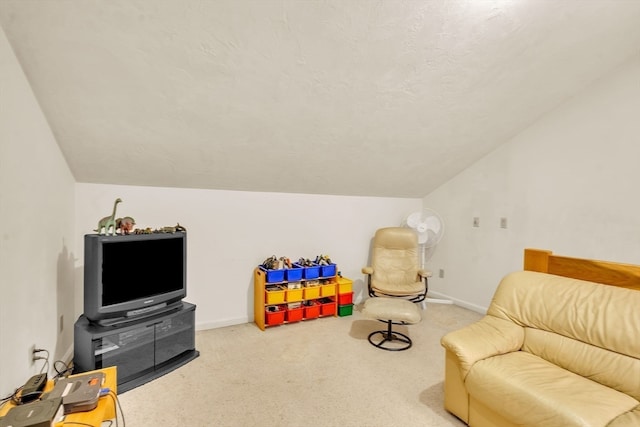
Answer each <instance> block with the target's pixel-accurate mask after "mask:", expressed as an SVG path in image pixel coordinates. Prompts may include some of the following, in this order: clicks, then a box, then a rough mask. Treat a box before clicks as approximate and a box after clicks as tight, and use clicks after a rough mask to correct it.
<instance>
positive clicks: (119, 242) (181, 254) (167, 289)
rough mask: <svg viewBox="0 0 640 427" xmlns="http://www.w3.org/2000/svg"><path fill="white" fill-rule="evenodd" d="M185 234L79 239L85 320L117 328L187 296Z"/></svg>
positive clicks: (166, 307)
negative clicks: (119, 324)
mask: <svg viewBox="0 0 640 427" xmlns="http://www.w3.org/2000/svg"><path fill="white" fill-rule="evenodd" d="M186 267H187V234H186V233H185V232H176V233H153V234H130V235H99V234H86V235H85V236H84V315H85V316H86V317H87V318H88V319H89V320H90V321H93V322H97V323H100V324H109V323H117V322H121V321H127V320H133V319H134V318H137V317H140V316H144V315H149V314H156V313H157V312H158V311H159V310H167V309H171V308H173V307H174V306H177V305H179V302H180V301H181V300H182V299H183V298H184V297H186V295H187V280H186V279H187V268H186Z"/></svg>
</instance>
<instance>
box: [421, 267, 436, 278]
mask: <svg viewBox="0 0 640 427" xmlns="http://www.w3.org/2000/svg"><path fill="white" fill-rule="evenodd" d="M418 276H420V277H431V276H433V273H432V272H431V270H427V269H425V268H421V269H420V270H418Z"/></svg>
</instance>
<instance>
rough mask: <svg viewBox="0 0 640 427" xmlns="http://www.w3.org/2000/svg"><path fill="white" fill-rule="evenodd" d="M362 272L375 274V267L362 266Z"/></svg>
mask: <svg viewBox="0 0 640 427" xmlns="http://www.w3.org/2000/svg"><path fill="white" fill-rule="evenodd" d="M362 274H369V275H371V274H373V267H362Z"/></svg>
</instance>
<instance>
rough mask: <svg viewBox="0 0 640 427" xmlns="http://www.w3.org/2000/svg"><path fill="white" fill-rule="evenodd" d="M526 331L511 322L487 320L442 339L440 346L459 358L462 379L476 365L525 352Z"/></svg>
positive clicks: (493, 318) (491, 318)
mask: <svg viewBox="0 0 640 427" xmlns="http://www.w3.org/2000/svg"><path fill="white" fill-rule="evenodd" d="M523 343H524V328H523V327H522V326H519V325H516V324H515V323H513V322H510V321H508V320H504V319H500V318H497V317H493V316H485V317H483V318H482V319H480V320H479V321H477V322H475V323H472V324H471V325H468V326H466V327H464V328H462V329H459V330H457V331H453V332H449V333H448V334H447V335H445V336H444V337H442V339H441V340H440V344H442V346H443V347H444V348H446V349H447V350H449V351H450V352H452V353H453V354H455V355H456V357H457V358H458V360H459V362H460V370H461V372H462V376H463V379H464V378H466V376H467V374H468V373H469V371H470V370H471V367H472V366H473V365H474V363H476V362H478V361H480V360H483V359H487V358H489V357H491V356H497V355H500V354H506V353H511V352H513V351H518V350H520V348H522V344H523Z"/></svg>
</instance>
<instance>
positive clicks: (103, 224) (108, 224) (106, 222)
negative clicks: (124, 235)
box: [93, 197, 122, 236]
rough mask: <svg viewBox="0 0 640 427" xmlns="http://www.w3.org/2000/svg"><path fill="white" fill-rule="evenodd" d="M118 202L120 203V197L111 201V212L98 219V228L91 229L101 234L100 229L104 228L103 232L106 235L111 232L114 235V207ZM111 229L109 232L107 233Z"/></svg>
mask: <svg viewBox="0 0 640 427" xmlns="http://www.w3.org/2000/svg"><path fill="white" fill-rule="evenodd" d="M118 203H122V199H120V198H119V197H118V198H117V199H116V200H115V202H113V212H111V215H110V216H105V217H104V218H102V219H101V220H100V221H98V229H97V230H93V231H95V232H97V233H98V234H102V230H104V234H106V235H107V236H108V235H109V234H112V235H114V236H115V234H116V208H117V207H118ZM109 230H111V233H109Z"/></svg>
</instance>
